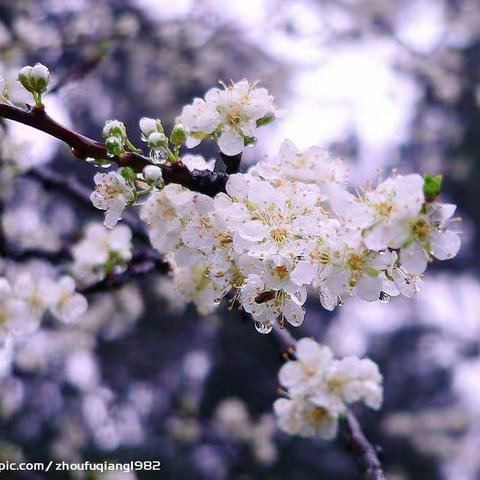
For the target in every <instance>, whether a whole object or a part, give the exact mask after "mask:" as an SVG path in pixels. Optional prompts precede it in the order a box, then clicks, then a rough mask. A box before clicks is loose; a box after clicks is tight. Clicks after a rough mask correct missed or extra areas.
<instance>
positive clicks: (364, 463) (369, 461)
mask: <svg viewBox="0 0 480 480" xmlns="http://www.w3.org/2000/svg"><path fill="white" fill-rule="evenodd" d="M272 333H273V334H274V335H275V336H276V338H277V339H278V340H279V343H280V344H281V345H282V347H283V348H285V349H286V348H288V347H295V344H296V343H297V341H296V340H295V338H294V337H293V336H292V334H291V333H290V332H289V331H288V330H287V329H286V328H279V327H276V328H274V329H273V331H272ZM346 426H347V432H346V435H345V442H346V445H347V450H348V452H349V453H351V455H352V456H353V459H354V460H355V464H356V465H357V468H358V471H359V472H360V474H361V475H362V478H363V479H364V480H386V477H385V474H384V473H383V469H382V464H381V462H380V460H379V458H378V455H377V451H376V449H375V447H374V446H373V445H372V444H371V443H370V442H369V440H368V439H367V437H366V436H365V434H364V433H363V430H362V427H361V426H360V423H359V422H358V420H357V418H356V417H355V415H354V414H353V412H352V411H350V410H349V411H348V412H347V415H346Z"/></svg>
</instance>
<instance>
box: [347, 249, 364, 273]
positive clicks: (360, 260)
mask: <svg viewBox="0 0 480 480" xmlns="http://www.w3.org/2000/svg"><path fill="white" fill-rule="evenodd" d="M347 264H348V268H349V269H350V270H353V271H359V270H362V268H363V266H364V265H365V258H364V257H362V256H361V255H358V254H357V253H352V254H351V255H350V257H349V258H348V262H347Z"/></svg>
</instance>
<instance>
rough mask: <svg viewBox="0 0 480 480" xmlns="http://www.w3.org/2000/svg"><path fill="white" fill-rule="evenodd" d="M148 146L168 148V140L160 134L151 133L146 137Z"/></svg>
mask: <svg viewBox="0 0 480 480" xmlns="http://www.w3.org/2000/svg"><path fill="white" fill-rule="evenodd" d="M148 146H149V147H151V148H165V149H166V148H168V138H167V137H166V136H165V134H163V133H160V132H153V133H151V134H150V135H149V137H148Z"/></svg>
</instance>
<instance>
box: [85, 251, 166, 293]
mask: <svg viewBox="0 0 480 480" xmlns="http://www.w3.org/2000/svg"><path fill="white" fill-rule="evenodd" d="M169 270H170V265H169V264H168V263H167V262H165V261H163V260H162V259H161V258H158V259H155V258H148V257H147V258H142V256H141V255H139V256H138V257H134V258H133V260H132V262H131V263H130V264H129V266H128V268H127V269H126V270H125V271H124V272H122V273H117V274H113V275H108V276H107V277H106V278H104V279H103V280H100V281H98V282H96V283H93V284H92V285H89V286H87V287H85V288H82V289H79V290H78V291H79V292H80V293H83V294H84V295H88V294H92V293H102V292H108V291H110V290H113V289H116V288H120V287H122V286H123V285H125V284H126V283H128V282H130V281H131V280H134V279H135V278H138V277H144V276H145V275H147V274H149V273H167V272H168V271H169Z"/></svg>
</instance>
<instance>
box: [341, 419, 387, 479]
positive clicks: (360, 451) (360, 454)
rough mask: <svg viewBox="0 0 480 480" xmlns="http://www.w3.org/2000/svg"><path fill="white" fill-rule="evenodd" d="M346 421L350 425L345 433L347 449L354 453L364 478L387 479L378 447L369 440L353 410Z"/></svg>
mask: <svg viewBox="0 0 480 480" xmlns="http://www.w3.org/2000/svg"><path fill="white" fill-rule="evenodd" d="M346 423H347V427H348V431H347V433H346V435H345V441H346V444H347V449H348V451H349V452H350V453H351V454H352V456H353V458H354V460H355V463H356V465H357V468H358V470H359V472H360V473H361V474H362V475H363V478H364V479H365V480H386V477H385V474H384V473H383V469H382V464H381V462H380V459H379V458H378V453H377V449H376V448H375V447H374V446H373V445H372V444H371V443H370V442H369V441H368V439H367V437H366V436H365V434H364V433H363V430H362V427H361V426H360V423H359V422H358V420H357V417H356V416H355V415H354V414H353V413H352V412H351V411H348V412H347V418H346Z"/></svg>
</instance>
